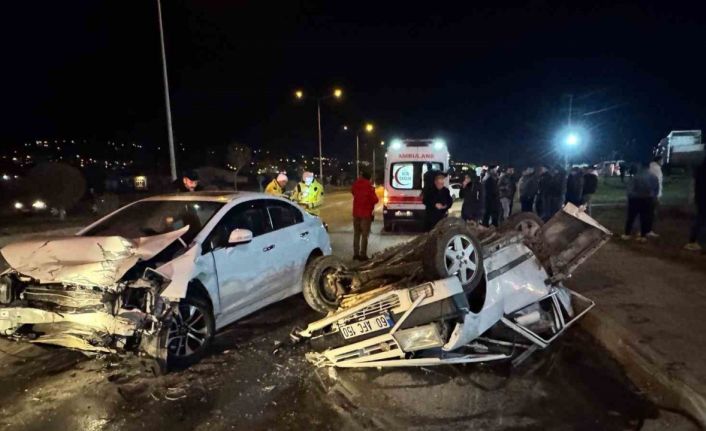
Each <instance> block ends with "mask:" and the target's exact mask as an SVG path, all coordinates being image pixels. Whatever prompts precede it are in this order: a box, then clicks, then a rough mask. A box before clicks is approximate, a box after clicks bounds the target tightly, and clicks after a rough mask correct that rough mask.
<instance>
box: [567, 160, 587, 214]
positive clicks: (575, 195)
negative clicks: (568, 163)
mask: <svg viewBox="0 0 706 431" xmlns="http://www.w3.org/2000/svg"><path fill="white" fill-rule="evenodd" d="M566 202H571V203H572V204H574V205H576V206H577V207H578V206H581V204H582V203H583V172H581V169H580V168H578V167H577V166H574V167H573V168H571V173H570V174H569V177H568V178H567V179H566Z"/></svg>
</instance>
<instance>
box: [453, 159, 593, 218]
mask: <svg viewBox="0 0 706 431" xmlns="http://www.w3.org/2000/svg"><path fill="white" fill-rule="evenodd" d="M597 188H598V173H597V172H596V170H595V169H594V168H593V167H589V168H585V169H582V168H578V167H574V168H572V169H571V171H570V172H569V174H568V176H567V174H566V171H565V170H564V168H562V167H561V166H555V167H553V168H547V167H545V166H539V167H537V168H527V169H525V170H524V171H523V172H522V175H521V176H520V178H517V175H516V174H515V170H514V168H513V167H511V166H508V167H506V168H505V169H504V170H502V171H501V170H500V168H499V167H498V166H490V167H489V168H488V169H487V170H485V171H483V172H482V173H481V177H479V176H478V175H476V173H475V172H474V171H471V172H470V173H469V174H467V175H466V176H465V178H464V181H463V184H462V188H461V193H460V197H461V198H463V207H462V209H461V217H463V219H464V220H474V221H477V222H480V223H481V224H483V225H486V226H488V225H491V224H492V225H493V226H498V224H499V223H500V222H502V221H503V220H506V219H507V218H508V217H510V214H512V209H513V203H514V201H515V195H516V194H517V193H518V191H519V200H520V207H521V210H522V211H523V212H535V213H536V214H537V215H538V216H539V217H541V218H542V219H543V220H545V221H546V220H549V219H550V218H551V217H552V216H553V215H554V214H555V213H556V212H557V211H559V210H560V209H561V207H562V206H563V205H564V203H565V202H571V203H572V204H574V205H577V206H580V205H586V206H587V207H588V210H589V211H590V203H591V199H592V196H593V194H594V193H596V190H597Z"/></svg>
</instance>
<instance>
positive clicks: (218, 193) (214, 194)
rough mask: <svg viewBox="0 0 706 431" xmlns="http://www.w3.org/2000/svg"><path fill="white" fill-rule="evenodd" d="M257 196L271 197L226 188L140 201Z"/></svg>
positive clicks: (229, 199)
mask: <svg viewBox="0 0 706 431" xmlns="http://www.w3.org/2000/svg"><path fill="white" fill-rule="evenodd" d="M258 197H272V196H269V195H266V194H264V193H255V192H236V191H227V190H209V191H198V192H184V193H168V194H163V195H156V196H150V197H148V198H145V199H140V200H142V201H206V202H231V201H233V200H235V199H239V198H244V199H253V198H258Z"/></svg>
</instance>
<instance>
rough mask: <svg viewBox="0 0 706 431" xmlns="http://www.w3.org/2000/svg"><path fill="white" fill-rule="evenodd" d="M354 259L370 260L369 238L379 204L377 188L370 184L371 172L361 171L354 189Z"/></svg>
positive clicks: (352, 188) (352, 189) (352, 190)
mask: <svg viewBox="0 0 706 431" xmlns="http://www.w3.org/2000/svg"><path fill="white" fill-rule="evenodd" d="M351 193H353V259H354V260H363V261H364V260H368V236H369V235H370V225H371V224H372V222H373V210H374V209H375V204H376V203H378V197H377V195H376V194H375V188H374V187H373V185H372V184H371V183H370V172H367V171H365V170H363V171H361V173H360V178H358V179H357V180H355V182H354V183H353V187H351Z"/></svg>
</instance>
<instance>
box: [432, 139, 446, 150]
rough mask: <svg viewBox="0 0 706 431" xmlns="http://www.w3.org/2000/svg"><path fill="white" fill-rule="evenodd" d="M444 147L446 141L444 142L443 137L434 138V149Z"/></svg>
mask: <svg viewBox="0 0 706 431" xmlns="http://www.w3.org/2000/svg"><path fill="white" fill-rule="evenodd" d="M444 147H446V142H444V140H443V139H434V149H435V150H442V149H444Z"/></svg>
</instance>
